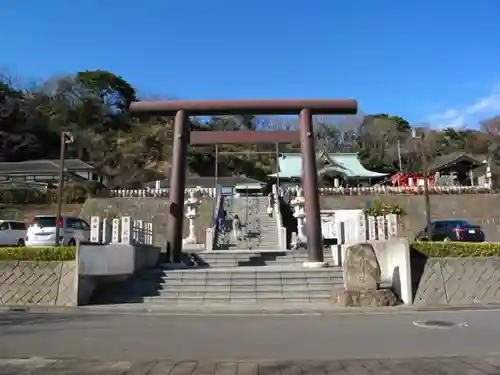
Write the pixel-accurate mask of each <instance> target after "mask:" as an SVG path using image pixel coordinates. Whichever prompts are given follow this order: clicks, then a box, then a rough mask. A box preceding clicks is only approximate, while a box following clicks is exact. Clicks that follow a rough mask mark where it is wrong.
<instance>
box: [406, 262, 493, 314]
mask: <svg viewBox="0 0 500 375" xmlns="http://www.w3.org/2000/svg"><path fill="white" fill-rule="evenodd" d="M412 267H414V265H413V264H412ZM414 281H415V282H416V283H415V284H418V287H417V289H416V293H415V299H414V305H416V306H443V305H453V306H459V305H473V304H498V303H500V258H494V257H491V258H429V259H427V261H426V263H425V266H424V268H423V273H422V274H421V277H420V280H414Z"/></svg>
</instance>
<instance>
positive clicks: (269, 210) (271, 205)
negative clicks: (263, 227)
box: [267, 193, 276, 217]
mask: <svg viewBox="0 0 500 375" xmlns="http://www.w3.org/2000/svg"><path fill="white" fill-rule="evenodd" d="M275 202H276V201H275V199H274V194H273V193H269V196H268V203H267V214H268V215H269V217H273V210H274V203H275Z"/></svg>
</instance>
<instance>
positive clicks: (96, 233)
mask: <svg viewBox="0 0 500 375" xmlns="http://www.w3.org/2000/svg"><path fill="white" fill-rule="evenodd" d="M153 234H154V233H153V223H151V222H147V221H143V220H133V219H132V218H131V217H130V216H123V217H119V218H114V219H112V220H110V219H107V218H101V217H99V216H92V217H91V219H90V242H94V243H104V244H108V243H113V244H126V245H153V244H154V237H153Z"/></svg>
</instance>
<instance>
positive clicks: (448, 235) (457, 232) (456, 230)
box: [416, 220, 485, 242]
mask: <svg viewBox="0 0 500 375" xmlns="http://www.w3.org/2000/svg"><path fill="white" fill-rule="evenodd" d="M431 225H432V227H431V241H458V242H484V240H485V237H484V232H483V231H482V229H481V227H480V226H479V225H473V224H471V223H470V222H468V221H467V220H437V221H433V222H432V223H431ZM416 238H417V239H418V240H427V227H426V228H424V229H423V230H421V231H420V232H419V233H418V234H417V237H416Z"/></svg>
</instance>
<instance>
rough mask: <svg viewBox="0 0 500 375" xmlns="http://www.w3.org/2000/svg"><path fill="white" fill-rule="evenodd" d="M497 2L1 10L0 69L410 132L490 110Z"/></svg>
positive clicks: (23, 4)
mask: <svg viewBox="0 0 500 375" xmlns="http://www.w3.org/2000/svg"><path fill="white" fill-rule="evenodd" d="M499 16H500V1H499V0H475V1H470V0H462V1H451V0H434V1H431V0H418V1H417V0H351V1H337V0H309V1H299V0H286V1H285V0H253V1H241V0H240V1H230V0H146V1H130V0H121V1H116V0H106V1H103V0H99V1H97V0H72V1H68V0H65V1H63V0H44V1H26V0H0V35H2V36H3V38H2V57H0V66H1V67H2V68H4V69H7V70H8V71H9V72H15V73H16V74H19V75H20V76H23V77H30V78H44V77H49V76H52V75H55V74H61V73H71V72H75V71H78V70H85V69H105V70H109V71H112V72H114V73H116V74H119V75H121V76H123V77H124V78H125V79H127V80H128V81H129V82H130V83H132V84H133V85H134V86H135V87H137V88H138V90H139V92H140V93H145V94H148V95H154V96H157V97H162V96H163V97H179V98H183V99H231V98H292V97H297V98H298V97H305V98H336V97H340V98H343V97H350V98H356V99H358V100H359V103H360V107H361V109H362V110H363V112H365V113H380V112H384V113H391V114H395V115H400V116H403V117H405V118H407V119H409V120H410V121H411V122H413V123H421V122H423V121H431V122H432V123H433V124H434V125H435V126H449V125H450V126H464V125H467V126H475V125H476V124H477V121H478V120H480V119H481V118H485V117H488V116H491V115H494V114H500V86H499V83H500V69H499V61H500V50H499V49H498V48H497V47H498V40H499V37H500V26H499V23H498V19H499Z"/></svg>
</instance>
